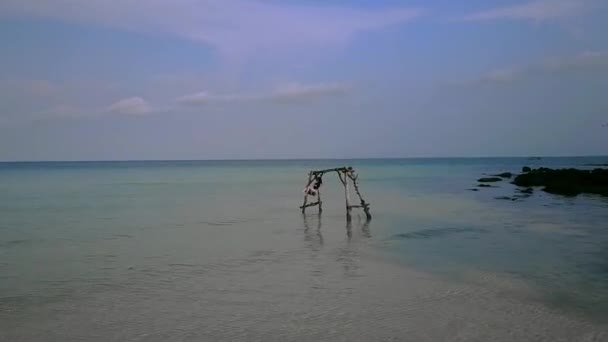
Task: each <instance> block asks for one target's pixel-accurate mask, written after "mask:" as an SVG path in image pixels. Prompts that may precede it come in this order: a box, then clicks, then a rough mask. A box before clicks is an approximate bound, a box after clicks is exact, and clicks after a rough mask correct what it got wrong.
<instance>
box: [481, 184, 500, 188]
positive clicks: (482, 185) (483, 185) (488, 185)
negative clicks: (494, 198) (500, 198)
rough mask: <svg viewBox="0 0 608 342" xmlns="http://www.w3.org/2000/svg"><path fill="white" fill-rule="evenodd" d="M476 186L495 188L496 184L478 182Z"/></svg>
mask: <svg viewBox="0 0 608 342" xmlns="http://www.w3.org/2000/svg"><path fill="white" fill-rule="evenodd" d="M477 186H478V187H480V188H497V187H496V186H493V185H490V184H478V185H477Z"/></svg>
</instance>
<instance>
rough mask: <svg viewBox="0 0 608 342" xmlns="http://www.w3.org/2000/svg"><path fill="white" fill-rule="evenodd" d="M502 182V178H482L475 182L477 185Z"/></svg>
mask: <svg viewBox="0 0 608 342" xmlns="http://www.w3.org/2000/svg"><path fill="white" fill-rule="evenodd" d="M501 180H502V178H500V177H484V178H479V179H478V180H477V181H478V182H479V183H494V182H500V181H501Z"/></svg>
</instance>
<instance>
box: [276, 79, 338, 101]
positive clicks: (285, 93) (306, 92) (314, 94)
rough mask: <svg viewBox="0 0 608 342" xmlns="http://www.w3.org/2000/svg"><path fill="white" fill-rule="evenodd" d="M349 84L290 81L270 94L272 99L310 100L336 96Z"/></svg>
mask: <svg viewBox="0 0 608 342" xmlns="http://www.w3.org/2000/svg"><path fill="white" fill-rule="evenodd" d="M349 89H350V86H349V85H347V84H343V83H326V84H312V85H306V84H300V83H290V84H287V85H284V86H282V87H279V88H277V89H276V90H275V92H274V93H273V94H272V99H273V100H278V101H293V100H297V101H300V100H310V99H316V98H319V97H328V96H338V95H342V94H344V93H346V92H347V91H348V90H349Z"/></svg>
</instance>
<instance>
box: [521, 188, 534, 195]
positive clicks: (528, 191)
mask: <svg viewBox="0 0 608 342" xmlns="http://www.w3.org/2000/svg"><path fill="white" fill-rule="evenodd" d="M519 192H521V193H522V194H529V195H531V194H533V193H534V188H525V189H521V190H519Z"/></svg>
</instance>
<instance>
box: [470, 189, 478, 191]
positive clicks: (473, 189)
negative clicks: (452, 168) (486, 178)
mask: <svg viewBox="0 0 608 342" xmlns="http://www.w3.org/2000/svg"><path fill="white" fill-rule="evenodd" d="M469 191H479V189H469Z"/></svg>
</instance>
